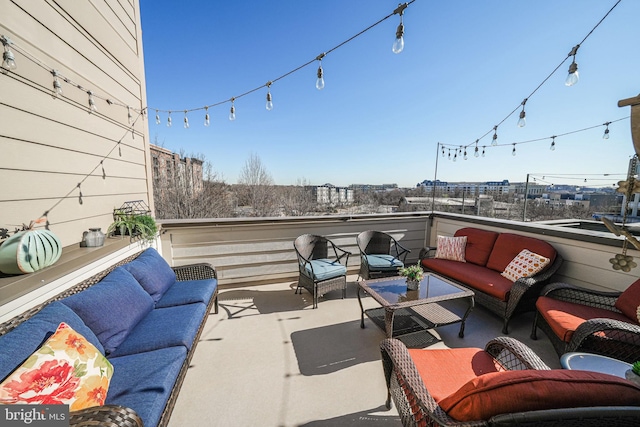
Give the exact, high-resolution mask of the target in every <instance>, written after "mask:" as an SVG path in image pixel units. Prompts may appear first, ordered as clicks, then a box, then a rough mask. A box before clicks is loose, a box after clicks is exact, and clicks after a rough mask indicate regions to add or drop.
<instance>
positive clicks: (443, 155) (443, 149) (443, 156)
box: [442, 147, 444, 157]
mask: <svg viewBox="0 0 640 427" xmlns="http://www.w3.org/2000/svg"><path fill="white" fill-rule="evenodd" d="M442 157H444V147H442Z"/></svg>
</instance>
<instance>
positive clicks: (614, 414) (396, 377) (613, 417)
mask: <svg viewBox="0 0 640 427" xmlns="http://www.w3.org/2000/svg"><path fill="white" fill-rule="evenodd" d="M380 350H381V352H382V365H383V369H384V376H385V380H386V382H387V390H388V392H387V401H386V406H387V408H391V400H393V402H394V403H395V405H396V408H397V410H398V414H399V415H400V419H401V421H402V424H403V425H404V426H405V427H415V426H456V427H476V426H559V427H560V426H562V427H565V426H569V427H572V426H576V427H578V426H580V427H583V426H594V427H595V426H604V425H607V426H635V425H637V424H638V421H639V420H640V407H627V406H618V407H589V408H569V409H550V410H541V411H530V412H518V413H510V414H500V415H496V416H494V417H492V418H491V419H489V420H478V421H468V422H460V421H457V420H455V419H453V418H451V417H449V415H447V413H446V412H445V411H444V410H443V409H442V408H440V406H438V404H437V403H436V401H435V400H434V399H433V397H432V396H431V394H430V393H429V390H428V389H427V387H426V386H425V384H424V383H423V381H422V378H421V376H420V374H419V373H418V370H417V369H416V366H415V365H414V363H413V360H412V359H411V356H410V355H409V353H408V351H407V348H406V347H405V345H404V344H403V343H402V342H400V341H399V340H397V339H385V340H383V341H382V342H381V343H380ZM485 351H486V352H487V353H489V354H490V355H491V356H492V357H493V358H494V359H495V360H496V361H497V362H498V363H499V364H500V365H501V366H502V367H503V368H504V370H522V369H538V370H548V369H549V367H548V366H547V365H546V364H545V363H544V362H543V361H542V360H541V359H540V357H538V356H537V355H536V354H535V353H534V352H533V351H532V350H531V349H529V348H528V347H527V346H525V345H524V344H522V343H520V342H519V341H517V340H514V339H512V338H509V337H498V338H495V339H493V340H491V341H489V342H488V343H487V345H486V347H485ZM434 368H435V369H438V367H434ZM399 381H401V382H402V383H403V384H404V385H403V386H400V382H399ZM412 405H413V407H414V408H417V410H415V409H414V410H413V411H412V409H411V407H412Z"/></svg>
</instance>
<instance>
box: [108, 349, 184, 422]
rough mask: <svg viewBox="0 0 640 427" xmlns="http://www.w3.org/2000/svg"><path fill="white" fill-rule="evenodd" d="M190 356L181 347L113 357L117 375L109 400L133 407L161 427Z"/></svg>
mask: <svg viewBox="0 0 640 427" xmlns="http://www.w3.org/2000/svg"><path fill="white" fill-rule="evenodd" d="M186 357H187V349H186V348H184V347H182V346H180V347H169V348H164V349H162V350H155V351H150V352H147V353H138V354H132V355H129V356H122V357H111V358H109V362H111V364H112V365H113V372H114V374H113V377H112V378H111V383H110V384H109V391H108V392H107V400H106V402H105V403H106V404H107V405H121V406H126V407H128V408H131V409H133V410H134V411H136V412H137V413H138V415H139V416H140V417H141V418H142V422H143V423H144V425H145V426H148V427H153V426H157V425H158V423H159V422H160V416H161V415H162V411H163V410H164V407H165V404H166V403H167V400H168V399H169V395H170V394H171V389H172V388H173V385H174V384H175V382H176V378H178V374H179V373H180V368H181V367H182V364H183V363H184V361H185V359H186Z"/></svg>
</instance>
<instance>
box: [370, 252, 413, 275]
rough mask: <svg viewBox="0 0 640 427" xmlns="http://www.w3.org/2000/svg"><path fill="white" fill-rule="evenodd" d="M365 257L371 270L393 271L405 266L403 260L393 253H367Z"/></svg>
mask: <svg viewBox="0 0 640 427" xmlns="http://www.w3.org/2000/svg"><path fill="white" fill-rule="evenodd" d="M365 257H366V258H367V263H368V264H369V269H371V270H382V271H385V270H388V271H392V270H397V269H399V268H402V267H404V264H403V262H402V261H400V260H399V259H398V258H396V257H394V256H393V255H386V254H370V255H365Z"/></svg>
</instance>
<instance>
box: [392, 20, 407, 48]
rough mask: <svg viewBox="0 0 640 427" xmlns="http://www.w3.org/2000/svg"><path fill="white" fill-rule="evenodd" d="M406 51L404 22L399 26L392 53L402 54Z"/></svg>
mask: <svg viewBox="0 0 640 427" xmlns="http://www.w3.org/2000/svg"><path fill="white" fill-rule="evenodd" d="M403 49H404V25H402V22H400V24H399V25H398V28H397V29H396V40H395V41H394V42H393V47H392V49H391V50H392V51H393V53H396V54H397V53H400V52H402V50H403Z"/></svg>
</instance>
